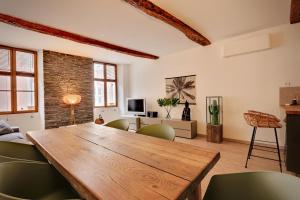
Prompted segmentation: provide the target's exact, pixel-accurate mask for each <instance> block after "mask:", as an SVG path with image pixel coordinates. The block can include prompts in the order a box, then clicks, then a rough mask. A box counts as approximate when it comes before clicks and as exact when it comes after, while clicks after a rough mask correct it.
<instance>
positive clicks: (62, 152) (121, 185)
mask: <svg viewBox="0 0 300 200" xmlns="http://www.w3.org/2000/svg"><path fill="white" fill-rule="evenodd" d="M27 137H28V138H29V139H30V140H31V142H32V143H33V144H35V145H36V146H37V148H38V149H39V150H40V151H41V152H42V153H43V155H44V156H45V157H46V158H47V159H48V160H49V161H50V163H51V164H53V165H54V167H55V168H56V169H57V170H58V171H59V172H60V173H61V174H62V175H63V176H65V178H66V179H68V181H69V182H70V183H71V184H72V185H73V187H74V188H75V189H76V190H77V191H78V192H79V193H80V194H81V196H82V197H83V198H86V199H110V200H111V199H112V200H114V199H116V200H122V199H124V200H125V199H126V200H129V199H185V198H186V197H187V196H189V195H190V193H192V192H193V191H194V190H195V188H197V186H198V185H199V183H200V182H201V180H202V179H203V178H204V177H205V175H206V174H207V173H208V172H209V171H210V169H211V168H212V167H213V166H214V165H215V164H216V162H217V161H218V159H219V158H220V153H218V152H213V151H209V150H207V149H203V148H200V147H196V146H192V145H188V144H183V143H177V142H172V141H167V140H162V139H158V138H154V137H149V136H144V135H139V134H134V133H130V132H127V131H121V130H117V129H113V128H109V127H104V126H101V125H96V124H94V123H89V124H82V125H78V126H75V127H64V128H58V129H48V130H43V131H31V132H28V133H27Z"/></svg>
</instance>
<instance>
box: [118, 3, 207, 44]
mask: <svg viewBox="0 0 300 200" xmlns="http://www.w3.org/2000/svg"><path fill="white" fill-rule="evenodd" d="M123 1H125V2H127V3H129V4H130V5H132V6H134V7H135V8H137V9H139V10H141V11H143V12H144V13H146V14H148V15H150V16H152V17H155V18H157V19H159V20H161V21H163V22H165V23H167V24H169V25H171V26H173V27H174V28H176V29H178V30H179V31H181V32H183V33H184V34H185V35H186V36H187V37H188V38H189V39H191V40H192V41H194V42H196V43H198V44H200V45H202V46H206V45H210V44H211V43H210V41H209V40H208V39H207V38H205V37H204V36H203V35H202V34H200V33H199V32H197V31H196V30H195V29H193V28H192V27H190V26H188V25H187V24H185V23H184V22H183V21H181V20H179V19H178V18H176V17H175V16H173V15H171V14H170V13H168V12H167V11H165V10H163V9H162V8H160V7H158V6H157V5H155V4H153V3H152V2H150V1H148V0H123Z"/></svg>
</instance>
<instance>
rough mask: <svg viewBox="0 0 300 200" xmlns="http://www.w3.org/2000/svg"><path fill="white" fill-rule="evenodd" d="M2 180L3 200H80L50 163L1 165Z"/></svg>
mask: <svg viewBox="0 0 300 200" xmlns="http://www.w3.org/2000/svg"><path fill="white" fill-rule="evenodd" d="M0 180H1V181H0V199H1V200H22V199H40V200H51V199H55V200H62V199H80V197H79V195H78V193H77V192H76V191H75V190H74V189H73V188H72V187H71V185H70V184H69V183H68V182H67V181H66V180H65V178H64V177H63V176H61V175H60V174H59V173H58V172H57V171H56V170H55V168H53V167H52V166H51V165H49V164H48V163H28V162H7V163H1V164H0Z"/></svg>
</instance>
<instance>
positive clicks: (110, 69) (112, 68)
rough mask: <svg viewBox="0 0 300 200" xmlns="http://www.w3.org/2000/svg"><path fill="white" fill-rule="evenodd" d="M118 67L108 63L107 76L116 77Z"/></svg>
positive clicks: (108, 77)
mask: <svg viewBox="0 0 300 200" xmlns="http://www.w3.org/2000/svg"><path fill="white" fill-rule="evenodd" d="M115 70H116V67H115V66H113V65H106V78H107V79H112V80H115V79H116V71H115Z"/></svg>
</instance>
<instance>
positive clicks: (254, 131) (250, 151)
mask: <svg viewBox="0 0 300 200" xmlns="http://www.w3.org/2000/svg"><path fill="white" fill-rule="evenodd" d="M256 129H257V127H253V132H252V137H251V142H250V145H249V150H248V155H247V160H246V165H245V168H247V167H248V160H249V159H250V158H251V154H252V149H253V145H254V140H255V135H256Z"/></svg>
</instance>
